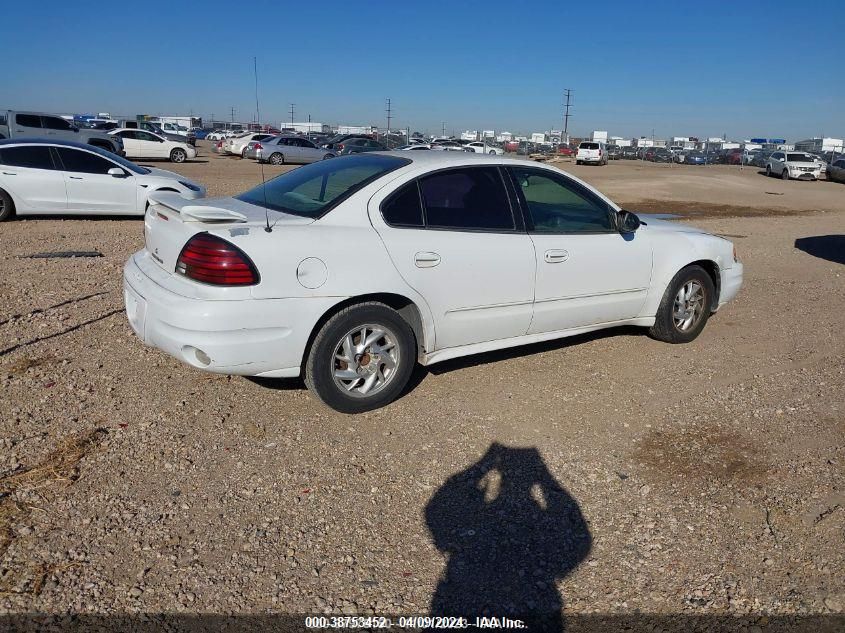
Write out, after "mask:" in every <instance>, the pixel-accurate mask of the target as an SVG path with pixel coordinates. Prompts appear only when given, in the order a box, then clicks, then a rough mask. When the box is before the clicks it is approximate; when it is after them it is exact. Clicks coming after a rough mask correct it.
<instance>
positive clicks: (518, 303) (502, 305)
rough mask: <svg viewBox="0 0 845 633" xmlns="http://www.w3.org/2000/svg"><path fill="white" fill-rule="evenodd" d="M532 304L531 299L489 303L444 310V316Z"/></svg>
mask: <svg viewBox="0 0 845 633" xmlns="http://www.w3.org/2000/svg"><path fill="white" fill-rule="evenodd" d="M533 303H534V300H533V299H529V300H526V301H509V302H507V303H491V304H489V305H481V306H467V307H465V308H453V309H451V310H446V314H452V313H453V312H472V311H475V310H490V309H491V308H513V307H516V306H529V305H532V304H533Z"/></svg>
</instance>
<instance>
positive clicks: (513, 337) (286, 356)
mask: <svg viewBox="0 0 845 633" xmlns="http://www.w3.org/2000/svg"><path fill="white" fill-rule="evenodd" d="M153 200H154V204H152V205H151V206H150V210H149V212H148V213H147V216H146V220H145V233H146V247H145V248H144V249H143V250H141V251H139V252H137V253H135V254H134V255H132V257H131V258H130V259H129V261H128V262H127V263H126V266H125V268H124V285H123V287H124V295H125V303H126V314H127V317H128V319H129V323H130V324H131V326H132V328H133V329H134V331H135V332H136V333H137V335H138V336H139V337H140V338H141V339H143V340H144V341H145V342H146V343H147V344H148V345H152V346H154V347H157V348H159V349H161V350H163V351H165V352H167V353H168V354H171V355H172V356H174V357H176V358H177V359H179V360H181V361H183V362H185V363H187V364H189V365H192V366H193V367H196V368H199V369H203V370H206V371H211V372H217V373H223V374H239V375H247V376H272V377H294V376H299V375H300V374H301V373H304V375H305V382H306V384H307V385H308V387H309V388H310V389H311V390H312V391H313V392H314V393H315V394H316V396H317V397H318V398H320V399H321V400H322V401H323V402H324V403H326V404H327V405H329V406H330V407H333V408H334V409H336V410H338V411H343V412H347V413H355V412H360V411H366V410H369V409H373V408H376V407H380V406H383V405H386V404H387V403H389V402H390V401H392V400H393V399H395V398H396V397H398V396H399V395H400V394H401V393H402V391H403V389H404V388H405V386H406V384H407V382H408V379H409V377H410V376H411V372H412V370H413V368H414V365H415V364H416V363H421V364H423V365H431V364H434V363H438V362H441V361H444V360H447V359H451V358H456V357H459V356H466V355H469V354H477V353H480V352H487V351H491V350H496V349H502V348H506V347H514V346H517V345H523V344H526V343H536V342H538V341H545V340H550V339H557V338H562V337H566V336H572V335H574V334H581V333H583V332H589V331H592V330H598V329H601V328H607V327H613V326H618V325H637V326H643V327H646V328H649V330H650V332H651V334H652V336H654V337H655V338H657V339H660V340H663V341H667V342H671V343H687V342H689V341H692V340H693V339H695V338H696V337H697V336H698V335H699V333H700V332H701V330H702V329H703V328H704V325H705V323H706V322H707V320H708V318H709V317H710V315H711V313H712V312H714V311H716V310H717V309H718V308H719V307H720V306H721V305H723V304H724V303H725V302H727V301H730V300H731V299H732V298H733V297H734V296H735V295H736V294H737V292H738V291H739V288H740V286H741V284H742V273H743V268H742V264H741V263H740V262H739V260H738V259H737V256H736V251H735V250H734V247H733V244H732V243H731V242H730V241H728V240H726V239H723V238H721V237H716V236H714V235H709V234H707V233H705V232H703V231H701V230H699V229H696V228H693V227H691V226H687V225H682V224H674V223H670V222H666V221H660V220H652V219H650V218H649V219H648V222H647V225H646V223H645V222H641V221H640V219H639V218H638V217H637V216H636V215H635V214H633V213H631V212H628V211H624V210H621V209H619V207H617V206H616V205H615V204H613V202H611V201H610V200H608V199H607V198H606V197H604V196H603V195H602V194H600V193H599V192H598V191H596V190H595V189H593V188H592V187H590V186H589V185H587V184H585V183H583V182H581V181H580V180H578V179H576V178H573V177H572V176H570V175H568V174H566V173H564V172H562V171H560V170H558V169H555V168H554V167H551V166H548V165H542V164H537V163H534V162H528V161H516V160H512V159H508V158H504V157H498V156H489V155H483V156H482V155H475V154H466V153H457V152H455V153H452V152H393V153H364V154H356V155H352V156H341V157H339V158H333V159H332V160H327V161H319V162H316V163H313V164H310V165H306V166H304V167H300V168H299V169H295V170H293V171H289V172H287V173H285V174H282V175H280V176H277V177H276V178H274V179H272V180H270V181H268V182H267V183H266V184H263V185H259V186H258V187H255V188H254V189H251V190H249V191H247V192H245V193H242V194H240V195H238V196H235V197H234V198H216V199H210V200H203V201H201V202H199V203H197V202H193V201H188V200H185V199H184V198H183V197H181V196H179V195H176V194H172V193H157V194H154V195H153ZM350 249H351V250H350Z"/></svg>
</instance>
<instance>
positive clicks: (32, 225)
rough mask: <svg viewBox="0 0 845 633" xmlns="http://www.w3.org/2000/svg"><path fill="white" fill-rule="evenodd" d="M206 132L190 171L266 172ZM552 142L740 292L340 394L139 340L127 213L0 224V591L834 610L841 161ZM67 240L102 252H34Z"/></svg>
mask: <svg viewBox="0 0 845 633" xmlns="http://www.w3.org/2000/svg"><path fill="white" fill-rule="evenodd" d="M203 154H204V155H203V156H202V157H201V158H200V160H198V161H196V162H193V163H188V164H185V165H181V166H174V167H173V169H176V170H178V171H180V172H182V173H184V174H186V175H189V176H192V177H194V178H196V179H198V180H200V181H202V182H204V183H205V184H206V185H208V186H209V189H210V192H209V193H210V195H224V194H231V193H234V192H236V191H238V190H242V189H244V188H246V187H247V186H248V185H250V184H251V183H254V182H257V181H258V180H259V178H260V175H259V171H258V168H257V166H256V165H255V164H254V163H252V162H246V161H240V160H239V159H234V158H221V157H218V156H215V155H209V154H208V152H207V151H206V152H204V153H203ZM162 166H163V167H165V168H170V167H168V166H167V165H162ZM562 167H563V168H564V169H567V170H569V171H571V172H572V173H574V174H576V175H578V176H580V177H583V178H585V179H587V180H588V181H590V182H592V183H594V184H596V185H597V186H598V187H599V188H600V189H602V190H603V191H605V192H607V193H609V194H610V195H611V197H614V198H615V199H617V200H618V201H620V202H622V203H624V204H625V205H626V206H628V207H629V208H633V209H641V210H649V211H660V210H663V211H669V212H673V213H682V214H691V215H698V216H700V217H696V219H695V222H696V224H698V225H700V226H703V227H704V228H706V229H708V230H711V231H714V232H717V233H720V234H724V235H728V236H730V237H731V238H732V239H733V240H734V241H735V243H736V244H737V247H738V249H739V252H740V254H741V256H742V258H743V260H744V262H745V266H746V268H745V270H746V281H745V286H744V288H743V291H742V293H741V294H740V296H739V297H738V299H737V300H736V301H735V302H733V303H732V304H730V305H728V306H727V307H726V308H725V309H724V310H723V311H722V312H720V313H719V314H718V315H716V316H715V317H714V318H713V319H712V320H711V322H710V323H709V325H708V326H707V328H706V329H705V331H704V333H703V334H702V336H701V337H700V338H699V339H698V340H696V341H695V342H694V343H692V344H690V345H686V346H670V345H666V344H662V343H658V342H656V341H653V340H651V339H650V338H648V337H647V336H646V335H645V334H644V332H641V331H638V330H635V329H623V330H616V331H610V332H605V333H602V334H597V335H591V336H582V337H578V338H575V339H569V340H566V341H562V342H556V343H551V344H543V345H536V346H531V347H527V348H520V349H516V350H510V351H507V352H502V353H494V354H486V355H484V356H481V357H476V358H471V359H465V360H461V361H454V362H449V363H444V364H442V365H437V366H435V367H432V368H431V369H430V370H429V371H425V370H422V369H420V370H419V371H418V372H417V373H416V376H415V380H414V387H413V389H412V390H411V391H410V392H409V393H408V394H407V395H406V396H405V397H403V398H402V399H400V400H399V401H398V402H396V403H395V404H393V405H391V406H389V407H387V408H385V409H383V410H380V411H376V412H373V413H369V414H366V415H360V416H344V415H341V414H337V413H334V412H332V411H331V410H328V409H326V408H324V407H322V406H320V405H319V404H318V403H317V402H316V401H315V399H314V398H312V397H311V396H310V395H309V393H308V392H307V391H305V390H304V387H303V385H302V383H301V382H300V381H280V380H278V381H271V380H264V381H257V380H248V379H244V378H237V377H232V378H229V377H225V376H216V375H208V374H204V373H201V372H199V371H197V370H194V369H191V368H189V367H187V366H185V365H182V364H180V363H179V362H177V361H176V360H173V359H171V358H169V357H167V356H165V355H163V354H162V353H160V352H158V351H156V350H152V349H148V348H145V347H143V346H142V345H141V344H140V343H139V341H138V340H137V339H136V337H135V336H134V335H133V333H132V332H131V330H130V329H129V327H128V325H127V323H126V320H125V318H124V317H123V315H122V296H121V267H122V265H123V262H124V261H125V260H126V258H127V257H128V255H129V254H130V253H132V252H133V251H135V250H137V249H138V248H140V247H141V245H142V241H143V237H142V224H141V222H140V221H139V220H135V219H132V220H108V219H99V220H89V219H86V220H80V219H64V220H61V219H37V220H27V221H14V222H11V223H6V224H3V225H2V226H0V246H2V249H1V250H0V296H2V298H3V300H2V304H1V305H0V385H1V386H2V396H0V448H2V450H1V451H0V612H7V613H8V612H14V613H17V612H25V611H34V610H38V611H42V612H56V613H62V612H68V611H73V612H96V613H125V612H130V613H132V612H153V611H154V612H160V611H167V612H194V611H201V612H226V613H245V612H250V613H266V612H271V613H272V612H287V613H324V612H331V613H340V612H343V613H356V612H359V613H366V612H370V611H376V612H392V613H398V612H402V613H412V612H416V613H426V612H430V610H431V608H432V603H434V605H435V608H437V609H444V608H445V609H447V610H452V611H456V612H460V611H461V610H462V609H481V608H483V607H484V606H485V604H496V605H498V606H499V607H500V608H501V609H502V610H501V611H498V613H500V614H501V613H503V612H506V611H507V610H508V609H509V608H511V607H509V606H508V605H509V602H511V603H513V604H514V605H521V604H522V605H524V604H529V605H532V604H533V605H534V608H536V609H537V610H549V609H552V610H554V609H558V608H559V607H560V606H561V605H562V606H563V609H564V610H565V613H566V614H577V613H590V612H596V613H633V612H635V611H636V610H639V612H643V613H690V614H754V615H755V617H756V616H757V615H760V616H763V615H778V614H786V613H813V614H815V613H831V612H837V613H842V612H845V565H843V563H845V470H844V469H843V467H845V443H844V442H843V440H844V439H845V411H843V409H845V373H843V372H845V361H843V359H844V358H845V337H843V331H844V330H845V187H843V186H842V185H837V184H834V183H828V182H819V183H805V182H781V181H780V180H775V179H767V178H765V177H763V176H762V175H759V174H758V173H757V171H756V170H754V169H748V168H746V169H744V170H742V171H741V172H740V171H739V169H738V168H737V167H727V166H724V167H722V166H716V167H683V166H673V167H670V166H663V165H652V164H648V163H646V164H642V163H638V162H627V161H619V162H614V163H611V164H610V165H609V166H607V167H601V168H597V167H577V166H575V165H570V164H568V163H564V164H563V165H562ZM265 169H266V170H267V174H268V175H270V174H274V173H277V172H279V171H280V170H283V169H285V168H284V167H282V168H272V167H267V168H265ZM796 240H799V241H798V243H797V245H798V247H797V248H796ZM59 250H62V251H64V250H99V251H101V252H102V253H103V254H104V257H102V258H96V259H29V258H26V256H27V255H31V254H33V253H38V252H43V251H59ZM765 624H766V620H765V618H763V619H761V620H760V625H761V626H765Z"/></svg>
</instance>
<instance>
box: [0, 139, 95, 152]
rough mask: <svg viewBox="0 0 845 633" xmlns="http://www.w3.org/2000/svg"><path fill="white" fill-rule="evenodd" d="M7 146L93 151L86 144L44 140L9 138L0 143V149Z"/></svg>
mask: <svg viewBox="0 0 845 633" xmlns="http://www.w3.org/2000/svg"><path fill="white" fill-rule="evenodd" d="M8 145H53V146H55V147H75V148H77V149H87V150H90V151H93V150H92V148H91V145H88V144H86V143H77V142H76V141H59V140H55V141H53V140H48V139H44V138H10V139H4V140H2V141H0V147H4V146H8Z"/></svg>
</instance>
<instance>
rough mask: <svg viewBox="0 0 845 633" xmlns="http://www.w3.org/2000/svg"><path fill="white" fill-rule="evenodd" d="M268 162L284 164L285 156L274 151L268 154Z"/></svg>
mask: <svg viewBox="0 0 845 633" xmlns="http://www.w3.org/2000/svg"><path fill="white" fill-rule="evenodd" d="M268 162H269V163H270V164H271V165H284V164H285V157H284V156H283V155H282V154H280V153H279V152H275V153H273V154H270V158H269V159H268Z"/></svg>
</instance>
